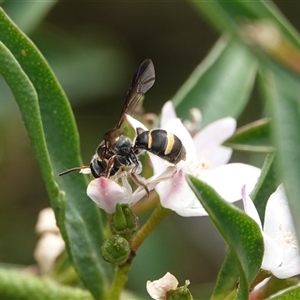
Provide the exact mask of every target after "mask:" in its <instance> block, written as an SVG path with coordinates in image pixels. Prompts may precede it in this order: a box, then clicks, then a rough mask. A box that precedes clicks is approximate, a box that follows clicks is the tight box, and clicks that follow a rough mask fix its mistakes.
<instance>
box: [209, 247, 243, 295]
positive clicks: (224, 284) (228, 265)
mask: <svg viewBox="0 0 300 300" xmlns="http://www.w3.org/2000/svg"><path fill="white" fill-rule="evenodd" d="M238 278H239V265H238V263H237V261H236V257H235V255H234V254H233V253H232V252H231V251H230V250H228V251H227V253H226V256H225V259H224V261H223V264H222V267H221V269H220V271H219V274H218V278H217V281H216V285H215V288H214V291H213V294H212V296H211V298H210V300H218V299H225V298H229V297H228V295H231V294H232V291H234V290H235V289H236V288H237V282H238ZM234 295H235V294H234ZM229 299H230V298H229Z"/></svg>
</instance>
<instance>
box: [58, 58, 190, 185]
mask: <svg viewBox="0 0 300 300" xmlns="http://www.w3.org/2000/svg"><path fill="white" fill-rule="evenodd" d="M154 81H155V71H154V65H153V63H152V61H151V59H146V60H144V61H143V62H142V63H141V65H140V66H139V68H138V69H137V71H136V73H135V74H134V76H133V79H132V81H131V84H130V88H129V90H128V92H127V96H126V99H125V103H124V106H123V109H122V111H121V115H120V117H119V121H118V123H117V125H116V127H115V128H114V129H112V130H109V131H108V132H106V133H105V134H104V138H103V141H102V142H101V143H100V145H99V146H98V147H97V149H96V153H95V154H94V156H93V158H92V160H91V163H90V165H89V166H82V167H76V168H72V169H69V170H66V171H64V172H62V173H60V174H59V175H64V174H67V173H70V172H73V171H76V170H83V171H84V169H89V170H90V173H91V174H92V175H93V176H94V177H95V178H98V177H101V176H105V177H111V176H113V175H115V174H116V173H117V172H118V171H119V170H120V169H121V167H122V166H132V168H131V171H130V172H131V176H132V177H133V179H134V180H135V181H136V182H137V183H138V184H141V185H143V186H144V184H143V183H141V182H140V180H139V179H138V177H137V176H136V173H137V171H138V170H139V166H140V163H139V161H138V158H137V155H138V154H140V153H141V152H142V151H143V150H146V151H149V152H151V153H153V154H155V155H157V156H159V157H160V158H162V159H164V160H166V161H168V162H170V163H173V164H177V163H178V162H179V161H181V160H185V156H186V151H185V148H184V146H183V145H182V142H181V140H180V139H179V138H178V137H177V136H176V135H174V134H173V133H170V132H167V131H165V130H163V129H153V130H150V131H144V130H143V129H141V128H137V137H136V139H135V141H134V143H133V142H132V141H131V139H130V138H128V137H127V136H124V135H122V132H123V131H122V129H121V127H122V125H123V122H124V119H125V114H130V112H132V110H133V108H134V107H135V106H136V104H137V103H138V102H139V101H140V100H141V99H142V97H143V96H144V94H145V93H146V92H147V91H148V90H149V89H150V88H151V87H152V86H153V84H154ZM83 173H88V172H83ZM145 188H146V189H147V187H145Z"/></svg>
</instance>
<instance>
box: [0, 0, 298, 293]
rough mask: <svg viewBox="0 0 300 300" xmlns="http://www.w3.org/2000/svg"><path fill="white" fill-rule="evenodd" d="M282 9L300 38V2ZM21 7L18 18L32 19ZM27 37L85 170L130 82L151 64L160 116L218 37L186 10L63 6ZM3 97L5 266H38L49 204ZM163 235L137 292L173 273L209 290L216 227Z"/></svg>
mask: <svg viewBox="0 0 300 300" xmlns="http://www.w3.org/2000/svg"><path fill="white" fill-rule="evenodd" d="M275 3H276V5H277V6H278V7H279V9H280V10H281V11H282V12H283V13H284V14H285V16H286V17H287V18H288V19H289V20H290V21H291V23H292V24H293V25H294V26H295V27H296V28H297V29H298V30H299V27H300V19H299V11H300V2H295V1H294V2H290V1H275ZM22 5H23V3H18V7H19V8H18V9H19V11H22V14H24V15H25V14H26V13H27V11H26V7H24V8H22ZM35 5H39V3H36V4H35ZM3 8H4V10H6V8H7V13H8V14H9V15H10V16H11V18H12V19H13V20H15V21H16V22H17V20H18V18H17V17H16V16H17V14H16V11H15V10H14V9H11V8H10V6H9V5H6V4H5V3H4V4H3ZM22 9H23V10H22ZM28 13H29V12H28ZM14 17H16V19H14ZM19 25H20V27H21V28H22V29H23V27H22V24H19ZM24 30H26V31H27V33H28V35H29V36H30V38H31V39H32V40H33V41H34V42H35V43H36V45H37V46H38V47H39V49H40V50H41V52H42V53H43V54H44V55H45V57H46V59H47V60H48V61H49V64H50V65H51V67H52V68H53V70H54V72H55V74H56V75H57V77H58V79H59V81H60V82H61V84H62V86H63V88H64V89H65V91H66V93H67V95H68V97H69V100H70V102H71V104H72V107H73V110H74V114H75V117H76V120H77V125H78V129H79V132H80V138H81V147H82V156H83V160H84V162H86V163H88V162H89V161H90V157H91V156H92V154H93V152H94V150H95V148H96V146H97V144H98V143H99V142H100V140H101V139H102V135H103V133H104V132H105V131H106V130H107V129H108V128H111V127H112V126H113V125H114V124H115V122H116V121H117V117H118V115H119V112H120V109H121V107H122V104H123V100H124V97H125V95H126V91H127V88H128V85H129V83H130V80H131V77H132V75H133V73H134V71H135V69H136V68H137V66H138V65H139V64H140V63H141V62H142V61H143V60H144V59H145V58H148V57H149V58H151V59H152V60H153V62H154V65H155V69H156V83H155V86H154V87H153V88H152V89H151V90H150V91H149V92H148V93H147V97H146V100H145V108H146V111H148V112H155V113H159V111H160V108H161V107H162V105H163V103H164V102H165V101H166V100H169V99H171V98H172V96H173V95H174V94H175V92H176V91H177V90H178V89H179V87H180V86H181V85H182V84H183V83H184V82H185V80H186V79H187V78H188V76H189V75H190V73H191V72H192V71H193V70H194V68H195V67H196V66H197V65H198V64H199V63H200V62H201V61H202V60H203V59H204V58H205V56H206V54H207V53H208V52H209V50H210V49H211V47H212V46H213V45H214V43H215V42H216V41H217V39H218V37H219V34H218V33H217V32H216V31H215V30H214V29H213V28H211V27H210V26H209V24H207V23H206V22H205V19H204V18H203V17H201V16H199V14H198V12H196V11H195V10H194V8H193V7H192V6H190V5H189V3H187V2H184V1H177V2H175V1H174V2H163V1H162V2H152V1H130V2H129V1H111V2H108V1H103V2H102V1H94V2H88V1H87V2H69V1H66V2H65V1H60V2H58V3H57V4H56V5H54V6H53V8H52V9H51V10H50V11H49V13H48V14H47V15H46V17H45V18H44V19H43V20H42V21H41V22H40V23H39V25H38V26H37V27H36V28H34V29H32V28H31V29H30V28H29V29H26V28H25V29H24ZM216 88H218V87H216ZM0 89H1V96H0V104H1V105H0V107H1V110H0V192H1V194H0V262H2V263H12V264H21V265H29V264H33V263H34V259H33V249H34V247H35V243H36V241H37V236H36V234H35V232H34V226H35V222H36V217H37V214H38V212H39V211H40V210H41V209H42V208H44V207H47V206H49V200H48V196H47V194H46V191H45V187H44V183H43V181H42V179H41V176H40V171H39V168H38V165H37V162H36V160H35V158H34V155H33V151H32V149H31V147H30V144H29V141H28V138H27V134H26V132H25V129H24V126H23V124H22V120H21V118H20V114H19V111H18V107H17V105H16V103H15V102H14V100H13V97H12V95H11V93H10V91H9V89H8V88H7V86H6V85H5V83H4V82H3V81H2V80H1V82H0ZM249 108H250V109H249V110H247V114H243V115H242V117H241V119H240V120H239V124H245V123H247V122H249V121H252V120H255V119H257V118H259V117H260V115H261V104H260V102H259V96H258V95H257V94H256V93H255V91H254V93H253V95H252V99H251V102H250V106H249ZM179 116H180V112H179ZM57 147H60V145H57ZM62 155H68V153H62ZM258 161H259V159H258ZM253 163H254V164H255V163H257V160H256V158H253ZM87 217H88V216H87ZM159 229H160V230H158V231H157V232H155V233H153V234H152V236H151V237H150V239H149V240H148V241H147V242H146V243H145V244H144V245H143V246H142V247H141V249H140V251H139V252H138V257H137V259H136V261H135V262H134V264H133V270H132V273H131V278H130V281H129V284H128V286H129V287H131V288H134V289H136V290H138V291H141V292H144V291H145V281H146V280H147V279H156V278H158V277H161V276H162V275H164V274H165V273H166V272H167V271H170V272H172V273H174V274H175V275H176V276H177V277H178V279H179V280H180V283H182V284H183V282H184V280H185V279H190V280H191V282H192V286H193V288H195V287H196V285H201V286H202V288H203V286H205V285H207V286H208V287H209V285H210V283H211V282H214V281H215V278H216V276H217V272H218V270H219V267H220V264H221V262H222V259H223V253H224V250H225V245H224V244H223V242H222V241H221V239H220V238H219V236H218V234H217V233H216V231H215V230H214V228H213V225H212V224H211V223H210V221H209V219H208V218H201V219H200V218H198V219H196V218H181V217H178V216H176V215H174V216H172V217H171V218H169V219H168V220H167V221H164V223H163V224H162V225H161V226H160V228H159ZM174 241H175V242H174ZM174 250H175V251H174ZM195 262H196V263H195Z"/></svg>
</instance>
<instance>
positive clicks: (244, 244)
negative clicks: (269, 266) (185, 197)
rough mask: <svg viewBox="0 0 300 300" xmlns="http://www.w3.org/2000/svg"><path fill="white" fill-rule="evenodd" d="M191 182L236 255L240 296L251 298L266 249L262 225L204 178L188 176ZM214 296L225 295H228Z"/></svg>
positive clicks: (222, 297) (239, 297) (238, 295)
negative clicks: (251, 291)
mask: <svg viewBox="0 0 300 300" xmlns="http://www.w3.org/2000/svg"><path fill="white" fill-rule="evenodd" d="M188 182H189V184H190V186H191V188H192V189H193V191H194V193H195V195H196V196H197V198H198V199H199V201H200V202H201V204H202V205H203V207H204V208H205V210H206V211H207V213H208V214H209V216H210V218H211V220H212V221H213V223H214V224H215V226H216V227H217V229H218V231H219V233H220V234H221V236H222V237H223V239H224V240H225V241H226V243H227V245H228V247H229V249H230V250H231V252H232V254H233V255H234V258H235V260H236V263H237V265H238V268H239V286H238V291H237V296H236V299H248V295H249V286H250V284H251V283H252V281H253V280H254V278H255V276H256V274H257V273H258V271H259V269H260V266H261V262H262V258H263V253H264V246H263V238H262V235H261V232H260V229H259V227H258V225H257V224H256V223H255V221H253V220H252V219H251V218H250V217H248V216H247V215H246V214H245V213H243V212H242V211H241V210H240V209H238V208H237V207H235V206H234V205H232V204H230V203H228V202H226V201H225V200H223V199H222V198H221V197H220V196H219V195H218V194H217V193H216V191H215V190H214V189H213V188H211V187H210V186H208V185H207V184H205V183H204V182H202V181H200V180H198V179H196V178H194V177H192V176H189V177H188ZM225 280H226V279H225ZM214 296H215V299H224V295H218V297H217V295H214Z"/></svg>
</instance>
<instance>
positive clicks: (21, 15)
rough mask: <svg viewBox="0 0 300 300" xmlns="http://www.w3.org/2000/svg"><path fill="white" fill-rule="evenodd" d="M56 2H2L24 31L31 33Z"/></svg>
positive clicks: (52, 0)
mask: <svg viewBox="0 0 300 300" xmlns="http://www.w3.org/2000/svg"><path fill="white" fill-rule="evenodd" d="M56 2H57V0H47V1H24V2H20V1H6V2H4V3H3V4H2V8H3V9H4V10H5V11H6V13H7V14H8V15H9V17H10V18H11V19H12V20H13V21H14V22H15V23H16V24H17V25H18V27H20V28H21V29H22V31H23V32H25V33H26V34H30V33H31V32H32V31H33V30H34V29H35V28H36V27H37V26H38V25H39V23H40V22H41V21H42V20H43V19H44V18H45V16H46V15H47V13H48V12H49V11H50V10H51V8H52V7H53V6H54V5H55V4H56ZM25 12H26V13H25Z"/></svg>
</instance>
